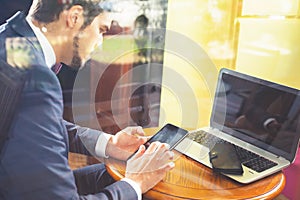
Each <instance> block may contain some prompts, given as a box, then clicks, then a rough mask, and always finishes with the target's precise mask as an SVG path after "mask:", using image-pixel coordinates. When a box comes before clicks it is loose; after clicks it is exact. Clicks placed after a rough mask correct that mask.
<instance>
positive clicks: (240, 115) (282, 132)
mask: <svg viewBox="0 0 300 200" xmlns="http://www.w3.org/2000/svg"><path fill="white" fill-rule="evenodd" d="M299 115H300V94H299V91H298V90H296V89H293V88H290V87H286V86H283V85H280V84H276V83H273V82H269V81H266V80H262V79H259V78H255V77H252V76H249V75H246V74H242V73H239V72H236V71H232V70H229V69H222V70H221V71H220V75H219V79H218V84H217V89H216V93H215V99H214V105H213V111H212V117H211V126H212V127H214V128H218V129H220V130H222V131H223V132H226V133H228V134H230V135H232V136H234V137H237V138H239V139H242V140H243V141H246V142H248V143H251V144H253V145H255V146H257V147H260V148H262V149H265V150H267V151H270V152H272V153H274V154H276V155H280V156H282V157H285V158H286V159H288V160H290V161H293V159H294V157H295V153H296V150H297V147H298V141H299V136H300V123H299Z"/></svg>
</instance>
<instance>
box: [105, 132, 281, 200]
mask: <svg viewBox="0 0 300 200" xmlns="http://www.w3.org/2000/svg"><path fill="white" fill-rule="evenodd" d="M157 130H158V129H153V128H151V129H145V132H146V133H147V134H148V135H151V134H154V133H155V132H156V131H157ZM106 164H107V166H106V168H107V170H108V172H109V173H110V174H111V176H112V177H113V178H114V179H116V180H120V179H121V178H123V177H124V174H125V162H123V161H117V160H113V159H109V160H107V162H106ZM284 186H285V177H284V175H283V173H282V172H278V173H276V174H274V175H271V176H269V177H266V178H264V179H262V180H259V181H256V182H254V183H250V184H240V183H238V182H235V181H233V180H231V179H229V178H227V177H225V176H223V175H220V174H215V173H213V172H212V170H211V169H210V168H208V167H206V166H204V165H202V164H200V163H198V162H195V161H194V160H192V159H190V158H188V157H187V156H185V155H182V154H180V153H179V152H175V168H174V169H172V170H171V171H170V172H168V173H167V175H166V176H165V178H164V179H163V180H162V181H161V182H159V183H158V184H157V185H156V186H155V187H154V188H152V189H151V190H150V191H148V192H147V193H145V194H144V197H146V198H148V199H273V198H274V197H276V196H278V195H279V194H280V193H281V191H282V190H283V188H284Z"/></svg>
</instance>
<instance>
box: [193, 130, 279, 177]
mask: <svg viewBox="0 0 300 200" xmlns="http://www.w3.org/2000/svg"><path fill="white" fill-rule="evenodd" d="M188 137H189V138H190V139H191V140H193V141H195V142H197V143H199V144H201V145H204V146H206V147H207V148H209V149H212V148H213V147H214V145H215V144H216V143H228V141H225V140H223V139H221V138H218V137H216V136H214V135H212V134H210V133H208V132H206V131H204V130H199V131H197V132H192V133H190V134H189V136H188ZM232 145H234V144H232ZM234 147H235V148H236V152H237V155H238V157H239V159H240V161H241V163H242V164H243V165H244V166H246V167H248V168H250V169H252V170H254V171H256V172H262V171H265V170H267V169H269V168H271V167H274V166H276V165H277V163H275V162H273V161H271V160H269V159H266V158H264V157H261V156H259V155H258V154H255V153H253V152H251V151H248V150H246V149H244V148H242V147H239V146H236V145H234Z"/></svg>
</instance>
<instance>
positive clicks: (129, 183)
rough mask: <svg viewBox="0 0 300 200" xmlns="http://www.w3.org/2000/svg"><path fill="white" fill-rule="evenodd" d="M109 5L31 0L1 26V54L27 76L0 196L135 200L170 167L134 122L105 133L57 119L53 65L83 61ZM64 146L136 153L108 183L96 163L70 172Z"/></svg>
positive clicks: (1, 164) (0, 172) (105, 22)
mask: <svg viewBox="0 0 300 200" xmlns="http://www.w3.org/2000/svg"><path fill="white" fill-rule="evenodd" d="M108 8H109V6H107V4H106V2H105V1H100V0H34V1H33V3H32V5H31V8H30V10H29V14H28V15H24V14H23V13H22V12H18V13H16V14H15V15H14V16H13V17H11V18H10V19H8V20H7V22H6V23H5V24H3V25H2V26H1V27H0V59H1V60H3V61H5V62H6V63H7V64H9V65H10V66H11V67H15V68H18V69H22V70H24V71H25V72H26V73H27V75H28V76H27V80H26V83H25V87H24V89H23V92H22V95H21V99H20V103H19V105H18V107H17V111H16V113H15V116H14V120H13V123H12V124H11V127H10V130H9V133H8V136H9V137H8V139H7V140H6V141H5V144H4V146H3V149H2V151H1V155H0V159H1V160H0V199H9V200H11V199H30V200H32V199H43V200H44V199H51V200H52V199H141V194H142V193H144V192H147V191H148V190H149V189H151V188H152V187H153V186H155V185H156V184H157V183H158V182H159V181H160V180H161V179H162V178H163V177H164V175H165V173H166V172H167V171H169V170H170V169H172V168H173V167H174V163H173V162H172V159H173V154H172V152H170V151H169V149H168V145H166V144H162V143H152V144H151V145H150V147H149V148H148V149H145V147H144V146H143V145H141V144H143V143H144V142H145V141H146V140H147V138H146V137H144V136H143V134H144V133H143V131H142V129H141V128H140V127H128V128H126V129H124V130H122V131H120V132H118V133H117V134H116V135H114V136H112V135H109V134H105V133H103V132H100V131H97V130H92V129H89V128H85V127H79V126H76V125H74V124H71V123H68V122H66V121H64V120H63V117H62V115H63V98H62V91H61V87H60V85H59V81H58V79H57V77H56V75H55V73H54V72H53V70H54V71H56V72H57V70H59V67H58V66H59V63H60V62H63V63H65V64H67V65H71V66H74V67H81V66H82V65H84V63H85V62H86V61H87V60H88V59H89V57H90V54H91V52H92V50H93V49H94V48H95V46H97V45H99V43H101V42H102V34H103V33H104V32H105V31H107V30H108V29H109V27H108V26H109V24H110V23H111V22H110V20H109V13H108V12H107V11H108ZM0 95H1V94H0ZM69 147H70V149H71V150H73V151H76V152H79V153H85V154H91V155H94V156H96V157H106V158H107V157H113V158H116V159H120V160H126V159H127V158H128V157H129V155H131V153H132V152H134V151H135V149H137V148H138V149H139V150H138V152H137V153H136V154H135V155H134V156H133V157H132V158H131V159H129V160H128V161H127V167H126V173H125V178H124V179H122V180H121V181H118V182H114V180H113V179H112V178H111V177H110V176H109V174H108V173H107V171H106V170H105V167H104V165H102V164H96V165H91V166H88V167H86V168H81V169H78V170H75V171H72V170H71V169H70V167H69V166H68V157H67V156H68V150H69Z"/></svg>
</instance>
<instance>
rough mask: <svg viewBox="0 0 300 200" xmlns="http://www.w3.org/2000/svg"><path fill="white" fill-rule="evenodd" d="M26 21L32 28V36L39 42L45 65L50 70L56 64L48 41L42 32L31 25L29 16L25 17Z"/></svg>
mask: <svg viewBox="0 0 300 200" xmlns="http://www.w3.org/2000/svg"><path fill="white" fill-rule="evenodd" d="M26 21H27V22H28V24H29V26H30V27H31V28H32V30H33V32H34V34H35V35H36V37H37V40H38V41H39V43H40V45H41V47H42V51H43V53H44V56H45V61H46V65H47V66H48V67H49V68H51V67H52V66H53V65H54V64H55V63H56V57H55V53H54V50H53V48H52V46H51V45H50V43H49V41H48V40H47V38H46V37H45V35H44V34H43V33H42V31H41V30H40V29H39V28H38V27H36V26H35V25H34V24H33V23H32V21H31V17H30V16H27V17H26Z"/></svg>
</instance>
